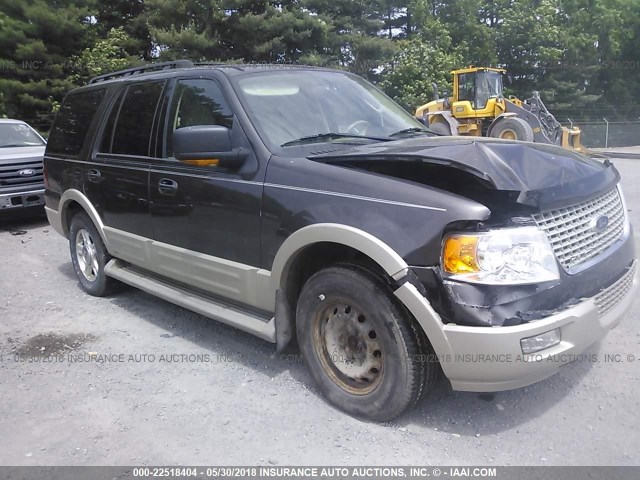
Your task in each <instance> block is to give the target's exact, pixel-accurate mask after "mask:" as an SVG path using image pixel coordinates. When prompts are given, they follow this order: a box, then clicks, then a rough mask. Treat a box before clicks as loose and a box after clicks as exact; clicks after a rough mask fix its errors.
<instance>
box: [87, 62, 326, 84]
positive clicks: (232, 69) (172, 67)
mask: <svg viewBox="0 0 640 480" xmlns="http://www.w3.org/2000/svg"><path fill="white" fill-rule="evenodd" d="M196 69H214V70H220V71H223V72H224V73H225V74H226V75H229V76H232V75H237V74H241V73H251V72H264V71H276V70H323V71H336V70H334V69H327V68H321V67H313V66H309V65H294V64H282V63H265V64H262V63H254V64H234V63H206V62H201V63H198V62H196V63H194V62H191V61H190V60H176V61H173V62H162V63H150V64H147V65H141V66H138V67H133V68H128V69H125V70H119V71H117V72H110V73H106V74H104V75H99V76H97V77H94V78H92V79H91V80H90V81H89V84H90V85H95V84H100V83H104V82H108V81H112V80H126V79H130V78H132V77H136V78H138V77H140V76H143V77H145V78H146V77H150V76H154V75H158V74H166V73H172V72H175V71H189V70H196ZM163 76H165V75H163Z"/></svg>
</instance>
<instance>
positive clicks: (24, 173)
mask: <svg viewBox="0 0 640 480" xmlns="http://www.w3.org/2000/svg"><path fill="white" fill-rule="evenodd" d="M35 174H36V171H35V170H32V169H30V168H25V169H24V170H20V171H19V172H18V175H20V176H21V177H33V176H34V175H35Z"/></svg>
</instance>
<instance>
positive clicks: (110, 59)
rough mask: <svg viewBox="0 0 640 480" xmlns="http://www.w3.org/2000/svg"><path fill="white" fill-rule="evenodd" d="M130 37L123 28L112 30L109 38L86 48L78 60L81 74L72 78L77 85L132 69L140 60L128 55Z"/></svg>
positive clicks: (108, 35) (77, 64) (76, 62)
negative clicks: (111, 73)
mask: <svg viewBox="0 0 640 480" xmlns="http://www.w3.org/2000/svg"><path fill="white" fill-rule="evenodd" d="M128 45H129V36H128V35H127V33H126V32H125V31H124V28H123V27H117V28H112V29H111V30H110V31H109V32H108V33H107V38H105V39H104V40H98V41H97V42H96V43H95V45H94V46H93V47H90V48H86V49H85V50H84V51H83V52H82V53H81V54H80V55H79V56H78V57H77V58H76V59H75V62H74V63H75V64H76V66H77V67H78V68H79V70H80V73H78V74H75V75H74V76H73V77H72V78H73V80H74V81H75V82H76V83H81V82H82V80H83V79H87V78H91V77H94V76H96V75H102V74H104V73H108V72H113V71H116V70H123V69H125V68H129V67H132V66H133V65H135V64H136V63H139V60H138V59H137V58H136V57H134V56H132V55H129V54H128V53H127V46H128Z"/></svg>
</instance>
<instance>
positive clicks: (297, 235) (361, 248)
mask: <svg viewBox="0 0 640 480" xmlns="http://www.w3.org/2000/svg"><path fill="white" fill-rule="evenodd" d="M319 245H333V246H335V247H336V248H340V247H343V248H346V249H349V251H351V252H357V253H359V254H360V255H361V257H360V259H361V260H367V259H368V260H370V261H371V262H372V265H371V266H372V267H374V268H376V267H377V269H378V270H379V273H381V274H384V275H386V276H387V279H388V280H389V282H390V283H395V281H399V282H398V283H397V284H396V285H395V287H394V288H393V290H394V294H395V296H396V297H397V299H398V300H399V301H400V302H401V303H402V304H403V305H404V306H405V307H406V308H407V309H408V310H409V311H410V312H411V314H412V315H413V316H414V318H415V319H416V321H417V322H418V324H419V325H420V327H421V328H422V330H423V331H424V333H425V335H426V336H427V338H428V339H429V342H430V343H431V345H432V346H433V348H434V349H435V351H436V352H437V353H438V354H446V353H449V352H450V350H449V345H448V342H447V341H446V336H445V335H444V330H443V327H444V324H443V323H442V320H441V319H440V316H439V315H438V314H437V313H436V312H435V310H434V309H433V308H432V307H431V304H430V302H429V300H428V299H427V298H425V297H424V296H423V295H422V294H421V293H419V292H418V290H417V289H416V288H415V286H413V285H411V283H410V282H404V279H405V277H407V276H408V274H409V272H410V270H409V266H408V265H407V263H406V262H405V261H404V259H403V258H402V257H401V256H400V255H399V254H398V253H397V252H395V250H393V249H392V248H391V247H390V246H389V245H387V244H386V243H385V242H383V241H382V240H380V239H379V238H377V237H375V236H373V235H371V234H370V233H367V232H365V231H363V230H360V229H358V228H355V227H351V226H348V225H342V224H335V223H322V224H314V225H309V226H306V227H303V228H301V229H300V230H298V231H296V232H294V233H293V234H292V235H291V236H290V237H288V238H287V240H285V242H284V243H283V244H282V246H281V247H280V249H279V250H278V253H277V255H276V258H275V260H274V263H273V267H272V270H271V277H272V282H273V288H274V290H275V291H276V292H277V293H276V314H275V318H276V337H277V344H278V350H279V351H281V350H282V349H283V348H284V347H285V346H286V345H287V344H288V343H289V341H290V340H291V339H292V338H294V337H295V304H293V302H292V300H293V297H296V296H297V295H298V294H299V292H300V291H301V289H302V285H301V284H303V283H304V279H303V278H301V279H294V284H296V287H295V288H297V289H298V290H297V291H294V292H292V291H291V288H292V285H291V284H288V281H289V279H290V278H291V277H292V275H291V274H292V273H295V270H294V269H295V265H296V261H297V260H298V259H300V258H304V254H305V252H309V249H312V248H314V247H316V246H319ZM327 262H328V263H331V258H328V259H327ZM327 266H328V265H327ZM316 271H317V270H316ZM399 284H401V285H400V287H398V285H399ZM292 294H293V295H292ZM296 300H297V299H296Z"/></svg>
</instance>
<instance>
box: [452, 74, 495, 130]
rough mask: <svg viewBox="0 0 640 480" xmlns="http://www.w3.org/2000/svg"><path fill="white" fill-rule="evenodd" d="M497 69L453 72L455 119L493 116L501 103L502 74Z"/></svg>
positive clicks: (453, 111) (453, 109)
mask: <svg viewBox="0 0 640 480" xmlns="http://www.w3.org/2000/svg"><path fill="white" fill-rule="evenodd" d="M503 73H505V70H503V69H498V68H472V67H470V68H465V69H461V70H454V71H452V72H451V74H452V75H453V99H452V102H451V107H452V113H453V116H454V117H456V118H484V117H492V116H494V114H495V110H496V107H497V105H496V104H500V103H504V102H503V96H504V95H503V93H504V92H503V84H502V74H503ZM498 108H499V107H498Z"/></svg>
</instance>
